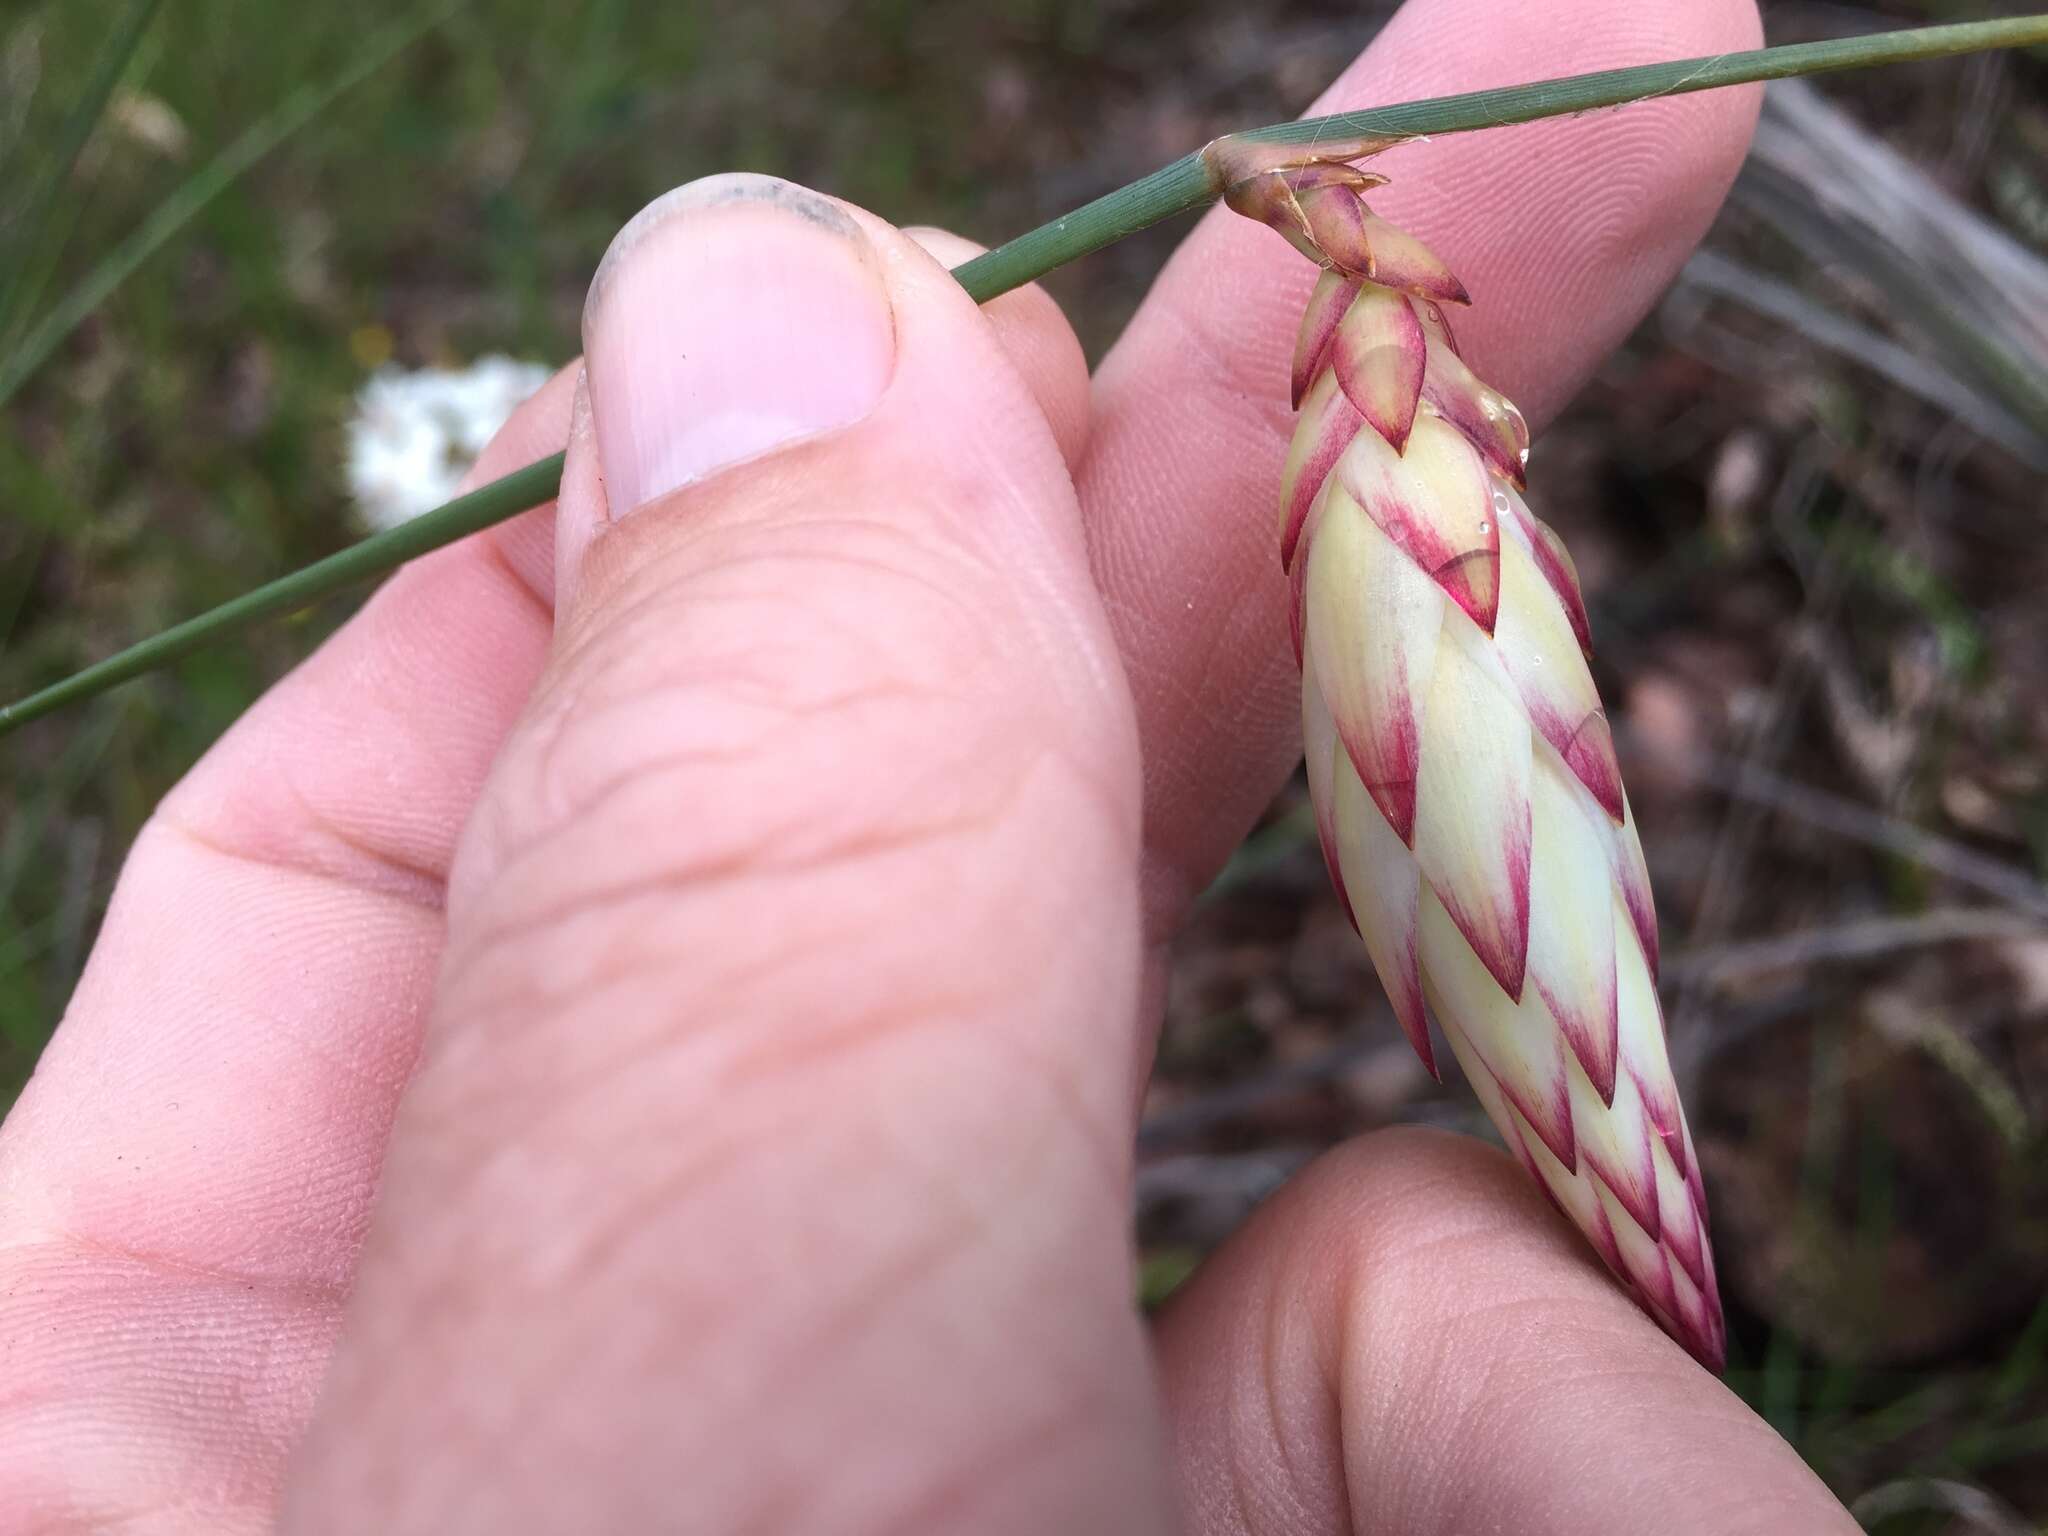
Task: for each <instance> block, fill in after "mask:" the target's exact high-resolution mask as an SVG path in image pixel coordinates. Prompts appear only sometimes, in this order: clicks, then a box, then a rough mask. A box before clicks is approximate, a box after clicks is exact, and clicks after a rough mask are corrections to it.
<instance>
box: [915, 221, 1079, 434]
mask: <svg viewBox="0 0 2048 1536" xmlns="http://www.w3.org/2000/svg"><path fill="white" fill-rule="evenodd" d="M903 233H904V234H905V235H907V236H909V237H910V238H911V239H912V240H914V241H916V242H917V243H918V244H919V245H920V246H922V247H923V248H924V249H925V250H927V251H929V252H930V253H931V254H932V255H933V256H934V257H936V258H937V259H938V261H939V263H940V265H942V266H944V267H945V268H946V269H947V270H948V271H952V270H954V269H956V268H958V267H960V266H961V265H963V264H964V263H966V262H968V261H971V260H973V259H974V258H975V257H976V256H979V255H981V254H982V253H983V252H984V251H985V250H986V249H987V247H986V246H981V245H977V244H975V243H974V242H973V241H972V240H968V239H965V238H964V237H962V236H960V235H956V234H954V233H953V232H952V231H950V230H944V229H933V228H931V227H930V226H928V225H919V226H916V227H913V228H908V229H905V230H904V231H903ZM981 312H982V313H983V314H984V315H986V316H987V317H988V323H989V326H990V328H991V329H992V330H993V331H994V332H995V336H996V342H997V344H998V345H999V346H1001V347H1002V349H1003V354H1004V356H1006V357H1008V358H1009V360H1010V365H1011V366H1012V367H1014V368H1015V369H1016V370H1017V372H1018V373H1019V374H1020V375H1022V377H1023V379H1024V383H1025V385H1026V386H1027V387H1028V388H1029V389H1030V391H1031V395H1032V398H1033V399H1035V400H1036V401H1037V402H1038V408H1039V410H1041V411H1042V412H1044V414H1045V419H1046V422H1047V424H1048V425H1049V426H1051V428H1052V432H1053V437H1054V438H1055V439H1056V440H1057V441H1058V443H1059V446H1060V457H1061V458H1063V459H1065V460H1066V463H1067V468H1068V469H1070V470H1071V469H1072V468H1074V466H1075V465H1077V464H1079V463H1080V462H1081V455H1082V453H1083V452H1085V451H1086V449H1087V446H1088V359H1087V356H1086V354H1085V353H1083V351H1082V350H1081V339H1080V338H1079V337H1078V336H1076V335H1075V334H1074V328H1073V326H1072V325H1070V324H1068V322H1067V317H1066V314H1065V312H1064V311H1062V310H1061V308H1060V307H1059V305H1058V304H1057V303H1056V302H1055V301H1054V299H1053V296H1052V295H1051V294H1049V293H1047V292H1046V291H1045V290H1044V289H1043V288H1042V287H1040V286H1039V285H1038V284H1037V283H1029V284H1027V285H1025V286H1024V287H1022V288H1013V289H1012V290H1011V291H1010V292H1008V293H1005V294H999V295H998V296H997V297H995V298H993V299H991V300H989V301H988V303H986V304H984V305H982V306H981Z"/></svg>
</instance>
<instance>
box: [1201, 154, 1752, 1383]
mask: <svg viewBox="0 0 2048 1536" xmlns="http://www.w3.org/2000/svg"><path fill="white" fill-rule="evenodd" d="M1365 152H1368V151H1367V149H1361V148H1359V147H1357V146H1350V145H1347V146H1339V147H1336V148H1334V149H1331V150H1328V151H1326V152H1325V155H1324V156H1323V157H1321V158H1317V159H1314V160H1311V161H1309V162H1307V163H1302V162H1300V161H1299V159H1297V160H1296V162H1294V163H1291V164H1290V163H1285V162H1284V159H1283V157H1282V156H1281V155H1280V153H1279V152H1277V151H1271V150H1261V151H1259V152H1258V158H1257V159H1255V160H1254V161H1252V162H1251V163H1249V164H1248V163H1246V162H1245V161H1244V160H1243V159H1242V158H1239V159H1238V160H1236V161H1234V162H1227V163H1228V165H1229V168H1230V171H1231V172H1232V174H1231V175H1230V176H1229V177H1227V179H1228V180H1229V184H1230V189H1229V192H1228V194H1227V195H1228V198H1229V201H1230V203H1231V205H1232V206H1233V207H1235V208H1236V209H1238V211H1239V212H1242V213H1246V214H1248V215H1250V216H1252V217H1255V218H1259V219H1261V220H1263V221H1264V222H1266V223H1268V224H1271V225H1273V226H1274V227H1275V228H1276V229H1278V230H1280V232H1281V233H1282V234H1284V235H1286V236H1287V237H1288V239H1289V240H1290V241H1292V242H1293V243H1294V244H1295V245H1296V247H1297V248H1298V249H1301V250H1302V251H1304V252H1305V253H1306V254H1309V255H1310V256H1311V257H1313V258H1314V259H1315V260H1316V261H1318V262H1319V263H1320V264H1321V265H1322V266H1323V268H1324V271H1323V275H1322V277H1321V279H1320V280H1319V281H1318V282H1317V284H1316V287H1315V291H1314V293H1313V295H1312V296H1311V298H1310V300H1309V305H1308V310H1307V313H1306V315H1305V316H1304V317H1303V321H1302V328H1301V336H1300V341H1299V343H1298V345H1297V348H1296V352H1295V359H1294V381H1293V390H1294V400H1295V403H1296V405H1297V406H1299V408H1300V411H1301V419H1300V424H1299V426H1298V428H1297V429H1296V432H1295V436H1294V442H1293V446H1292V449H1291V451H1290V452H1289V455H1288V459H1287V466H1286V471H1285V476H1284V479H1283V482H1282V488H1281V556H1282V560H1283V563H1284V564H1285V566H1286V568H1287V572H1288V575H1289V578H1290V581H1291V584H1292V592H1293V599H1294V600H1293V624H1294V644H1295V651H1296V655H1297V658H1298V659H1299V661H1300V662H1301V667H1302V715H1303V729H1304V734H1305V738H1306V746H1307V755H1308V775H1309V784H1310V790H1311V794H1312V797H1313V799H1314V802H1315V809H1316V820H1317V827H1318V830H1319V832H1320V835H1321V839H1322V845H1323V853H1324V857H1325V859H1326V860H1327V862H1328V864H1329V867H1330V876H1331V879H1332V880H1333V881H1334V882H1335V884H1336V887H1337V890H1338V893H1339V895H1340V896H1341V897H1342V898H1343V900H1344V902H1345V905H1346V908H1347V910H1348V911H1349V912H1350V914H1351V917H1352V921H1353V922H1354V924H1355V925H1356V926H1357V928H1358V931H1359V933H1360V935H1361V936H1362V937H1363V938H1364V940H1365V944H1366V948H1367V950H1368V951H1369V952H1370V954H1371V957H1372V962H1373V965H1374V967H1375V968H1376V969H1377V970H1378V972H1379V975H1380V979H1381V981H1382V982H1383V983H1384V985H1385V986H1386V990H1387V996H1388V998H1389V999H1390V1000H1391V1002H1392V1004H1393V1008H1394V1012H1395V1014H1396V1016H1397V1017H1398V1018H1399V1019H1400V1022H1401V1026H1402V1028H1403V1029H1404V1030H1405V1031H1406V1032H1407V1034H1408V1038H1409V1039H1410V1041H1411V1042H1412V1043H1413V1044H1414V1046H1415V1049H1416V1050H1417V1051H1418V1052H1420V1053H1421V1056H1422V1059H1423V1061H1424V1063H1425V1064H1427V1065H1428V1066H1429V1067H1430V1069H1431V1070H1432V1071H1435V1070H1436V1069H1437V1064H1436V1062H1435V1059H1434V1056H1433V1053H1432V1050H1431V1044H1430V1035H1429V1027H1428V1024H1427V1022H1426V1018H1427V1015H1430V1014H1433V1015H1434V1016H1435V1018H1436V1020H1437V1023H1438V1025H1439V1027H1440V1028H1441V1030H1442V1033H1443V1035H1444V1038H1445V1039H1446V1040H1448V1041H1449V1042H1450V1046H1451V1050H1452V1052H1453V1053H1454V1054H1455V1055H1456V1056H1457V1058H1458V1060H1459V1062H1460V1064H1461V1065H1462V1066H1463V1067H1464V1069H1465V1073H1466V1075H1467V1076H1468V1077H1469V1078H1470V1079H1471V1081H1472V1083H1473V1086H1474V1087H1475V1089H1476V1090H1477V1091H1478V1094H1479V1097H1480V1100H1481V1101H1482V1102H1483V1103H1484V1104H1485V1106H1486V1110H1487V1113H1488V1114H1489V1115H1490V1116H1491V1117H1492V1119H1493V1121H1494V1123H1495V1124H1496V1125H1497V1126H1498V1127H1499V1128H1500V1132H1501V1135H1502V1136H1503V1137H1504V1138H1505V1140H1506V1142H1507V1144H1508V1147H1509V1149H1510V1151H1512V1152H1513V1153H1514V1154H1515V1155H1516V1156H1517V1157H1518V1158H1519V1159H1520V1160H1521V1162H1522V1163H1523V1165H1524V1166H1525V1167H1526V1168H1527V1169H1528V1170H1529V1172H1530V1174H1531V1175H1532V1176H1533V1177H1534V1178H1535V1179H1536V1181H1537V1183H1538V1184H1539V1186H1541V1187H1542V1188H1543V1189H1544V1190H1545V1191H1547V1192H1548V1194H1549V1195H1550V1197H1551V1198H1552V1200H1554V1201H1555V1202H1556V1204H1557V1205H1558V1207H1559V1208H1560V1209H1561V1210H1562V1211H1563V1212H1564V1213H1565V1214H1566V1215H1567V1216H1568V1217H1570V1218H1571V1220H1572V1221H1573V1222H1575V1223H1576V1224H1577V1225H1578V1227H1579V1228H1580V1230H1581V1231H1583V1232H1584V1233H1585V1234H1586V1235H1587V1237H1589V1238H1590V1239H1591V1240H1592V1242H1593V1244H1594V1246H1595V1247H1596V1248H1598V1249H1599V1251H1600V1253H1601V1255H1602V1256H1603V1257H1604V1258H1605V1259H1606V1261H1607V1263H1608V1265H1609V1266H1610V1267H1611V1268H1612V1269H1613V1271H1614V1272H1615V1274H1616V1275H1617V1276H1619V1277H1620V1278H1621V1280H1622V1281H1623V1282H1624V1283H1625V1284H1626V1285H1628V1286H1629V1287H1630V1289H1631V1290H1632V1291H1633V1292H1634V1293H1635V1294H1636V1296H1637V1297H1638V1299H1639V1300H1640V1301H1641V1303H1642V1304H1643V1306H1644V1307H1645V1308H1646V1309H1647V1310H1648V1311H1649V1312H1650V1313H1651V1314H1652V1315H1653V1316H1655V1317H1656V1318H1657V1319H1658V1321H1659V1322H1660V1323H1662V1324H1663V1325H1664V1327H1665V1328H1666V1329H1667V1330H1668V1331H1669V1332H1670V1333H1671V1334H1672V1335H1673V1336H1674V1337H1675V1338H1677V1339H1678V1340H1679V1341H1680V1342H1681V1343H1682V1344H1684V1345H1685V1347H1686V1348H1687V1349H1689V1350H1690V1351H1691V1352H1692V1353H1693V1354H1694V1355H1695V1356H1697V1357H1698V1358H1699V1359H1700V1360H1701V1361H1702V1362H1704V1363H1705V1364H1707V1365H1708V1366H1709V1367H1710V1368H1713V1369H1719V1367H1720V1364H1721V1361H1722V1356H1723V1352H1724V1345H1725V1335H1724V1332H1723V1324H1722V1319H1721V1305H1720V1297H1719V1293H1718V1290H1717V1287H1716V1284H1715V1279H1714V1268H1713V1257H1712V1253H1711V1250H1710V1247H1709V1244H1708V1238H1707V1223H1706V1200H1705V1195H1704V1192H1703V1190H1702V1187H1701V1183H1700V1175H1699V1164H1698V1160H1697V1159H1696V1158H1695V1156H1694V1155H1693V1148H1692V1142H1691V1138H1690V1135H1689V1133H1688V1132H1687V1130H1686V1125H1685V1118H1684V1115H1683V1113H1682V1111H1681V1110H1680V1107H1679V1102H1678V1095H1677V1091H1676V1089H1675V1088H1674V1086H1673V1083H1672V1076H1671V1067H1670V1062H1669V1060H1668V1058H1667V1056H1666V1053H1665V1039H1664V1023H1663V1017H1662V1013H1661V1011H1660V1009H1659V1006H1658V1001H1657V988H1656V976H1657V922H1656V914H1655V912H1654V911H1653V909H1652V906H1651V897H1650V887H1649V879H1648V875H1647V872H1646V870H1645V867H1644V864H1643V855H1642V848H1641V846H1640V844H1639V843H1638V841H1637V838H1636V828H1635V823H1634V820H1633V819H1632V817H1631V815H1630V813H1629V806H1628V798H1627V796H1626V795H1625V794H1624V792H1623V790H1622V784H1621V774H1620V770H1619V768H1618V766H1617V764H1616V762H1615V756H1614V744H1613V739H1612V737H1611V735H1610V733H1609V730H1608V725H1607V717H1606V714H1605V713H1604V712H1603V710H1602V709H1601V705H1600V699H1599V696H1598V694H1597V692H1596V691H1595V689H1594V685H1593V679H1592V674H1591V672H1590V671H1589V670H1588V667H1587V656H1588V654H1589V649H1590V634H1589V630H1588V626H1587V620H1586V608H1585V603H1584V600H1583V598H1582V597H1581V595H1580V592H1579V585H1578V577H1577V574H1576V573H1575V571H1574V570H1573V567H1572V562H1571V557H1570V556H1569V555H1568V554H1567V553H1566V552H1565V548H1564V545H1563V544H1562V542H1561V541H1560V540H1559V539H1558V537H1557V535H1556V534H1555V533H1553V532H1552V531H1551V530H1550V529H1549V528H1548V527H1546V526H1545V525H1544V524H1543V523H1542V522H1541V521H1539V520H1538V519H1537V518H1536V517H1535V516H1534V515H1532V514H1531V513H1530V511H1529V509H1528V507H1527V506H1526V505H1525V504H1524V503H1523V500H1522V496H1521V491H1522V487H1523V464H1524V461H1525V459H1526V457H1527V451H1528V445H1529V433H1528V428H1527V427H1526V425H1525V424H1524V423H1523V421H1522V417H1521V414H1520V412H1518V411H1517V410H1516V409H1515V407H1514V406H1513V405H1512V404H1511V403H1509V401H1508V400H1507V399H1506V398H1505V397H1504V396H1502V395H1501V394H1499V393H1498V392H1497V391H1495V390H1493V389H1490V388H1489V387H1487V386H1486V385H1485V384H1484V383H1482V382H1481V381H1480V380H1479V379H1478V378H1477V377H1476V376H1475V375H1474V374H1473V373H1472V371H1471V370H1470V369H1469V368H1468V367H1467V366H1466V365H1465V363H1464V361H1463V360H1462V359H1461V358H1460V356H1459V354H1458V349H1457V345H1456V343H1455V341H1454V340H1453V338H1452V334H1451V329H1450V326H1449V324H1448V322H1447V321H1446V320H1445V318H1444V314H1443V310H1442V308H1441V306H1442V305H1443V304H1446V303H1464V302H1466V295H1465V291H1464V289H1463V287H1462V286H1461V285H1460V284H1459V283H1458V281H1457V279H1456V278H1455V277H1454V276H1452V275H1451V273H1450V271H1449V269H1448V268H1447V267H1445V265H1444V264H1443V263H1442V262H1441V261H1439V260H1438V259H1437V258H1436V257H1435V256H1434V255H1433V254H1432V253H1431V252H1430V251H1429V250H1428V249H1427V248H1426V247H1424V246H1423V245H1422V244H1421V242H1419V241H1417V240H1416V239H1415V238H1414V237H1413V236H1411V235H1408V234H1406V233H1405V232H1403V231H1401V230H1398V229H1396V228H1394V226H1392V225H1390V224H1388V223H1387V222H1386V221H1385V220H1383V219H1381V218H1379V217H1378V216H1377V215H1375V214H1374V213H1373V212H1372V211H1371V210H1370V209H1369V208H1368V207H1367V206H1366V204H1365V200H1364V196H1363V194H1364V193H1366V192H1368V191H1370V190H1372V188H1374V187H1376V186H1378V185H1381V184H1382V183H1381V179H1380V178H1378V177H1376V176H1373V175H1371V174H1369V173H1367V172H1364V171H1360V170H1357V169H1355V168H1353V167H1351V166H1349V165H1344V164H1338V163H1333V161H1332V159H1331V158H1330V157H1331V156H1335V155H1339V154H1342V155H1344V156H1345V157H1346V158H1349V157H1350V156H1355V155H1357V154H1360V153H1365ZM1241 153H1242V152H1240V154H1241Z"/></svg>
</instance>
